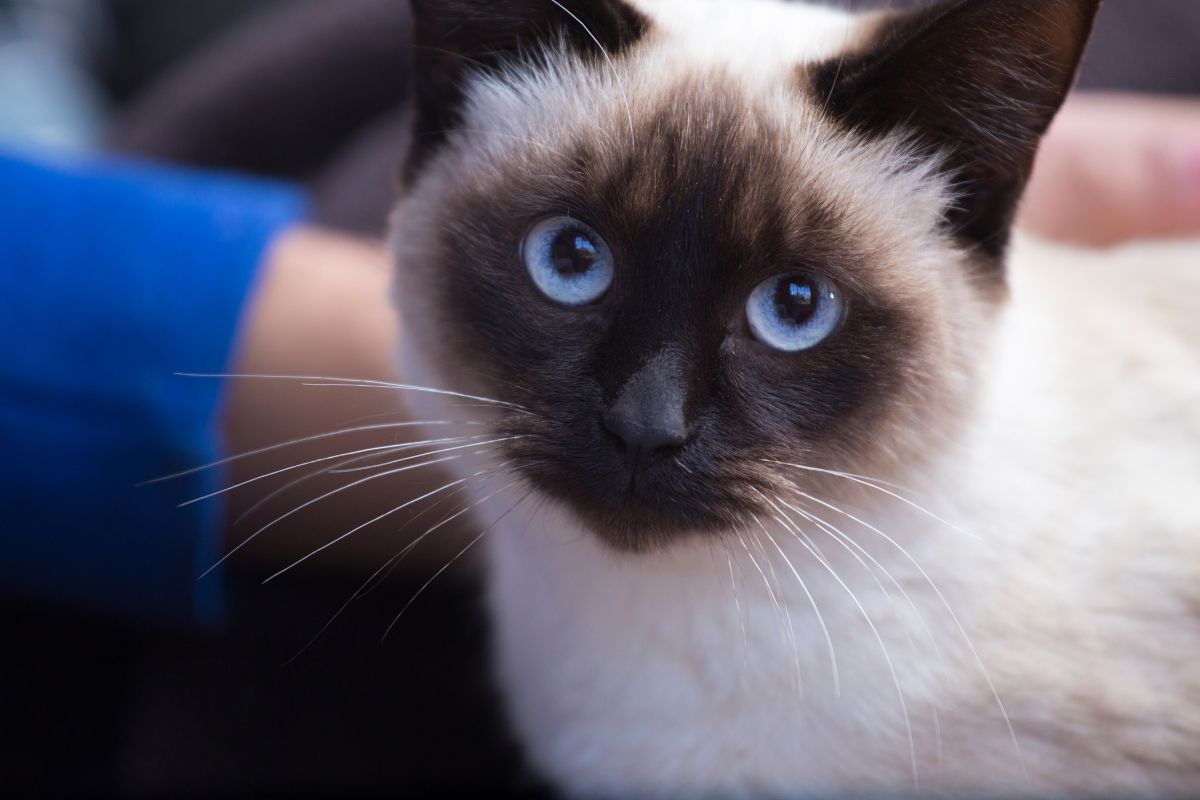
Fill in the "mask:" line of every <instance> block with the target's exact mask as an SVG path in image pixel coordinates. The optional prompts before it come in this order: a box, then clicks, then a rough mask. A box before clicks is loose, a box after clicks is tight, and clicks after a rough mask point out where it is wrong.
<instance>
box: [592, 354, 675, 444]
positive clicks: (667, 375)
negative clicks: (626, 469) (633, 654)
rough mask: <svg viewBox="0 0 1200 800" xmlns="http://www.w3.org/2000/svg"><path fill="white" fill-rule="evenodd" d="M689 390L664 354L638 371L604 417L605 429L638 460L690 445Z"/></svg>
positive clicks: (670, 360) (672, 361) (671, 361)
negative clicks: (687, 410)
mask: <svg viewBox="0 0 1200 800" xmlns="http://www.w3.org/2000/svg"><path fill="white" fill-rule="evenodd" d="M686 403H687V388H686V386H685V384H684V380H683V376H682V374H681V370H680V369H679V368H678V363H677V360H676V359H674V358H671V357H670V356H668V355H665V354H662V355H660V356H658V357H656V358H654V359H652V360H651V361H650V362H649V363H648V364H646V365H645V366H644V367H642V368H641V369H640V370H638V371H637V372H636V373H635V374H634V376H633V377H632V378H630V379H629V381H628V383H626V384H625V386H624V388H622V389H621V393H620V395H619V396H618V397H617V401H616V402H615V403H613V405H612V406H611V407H610V408H609V409H608V411H607V413H605V415H604V419H603V422H604V429H605V430H607V431H608V432H609V433H611V434H612V435H613V436H615V437H617V439H619V440H620V441H621V443H622V444H623V445H624V447H625V453H626V455H627V456H628V457H629V458H630V459H631V460H633V461H634V463H636V462H637V461H639V460H641V459H643V458H645V457H648V456H653V455H656V454H660V453H662V452H664V451H668V450H674V449H678V448H680V447H682V446H683V445H684V444H686V443H687V440H688V436H689V434H690V430H689V426H688V423H687V418H686V416H685V413H684V407H685V405H686Z"/></svg>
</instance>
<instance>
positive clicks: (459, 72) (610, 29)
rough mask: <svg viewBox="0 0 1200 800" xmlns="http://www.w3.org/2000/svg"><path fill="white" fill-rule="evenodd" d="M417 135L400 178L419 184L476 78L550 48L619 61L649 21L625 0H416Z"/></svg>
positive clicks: (455, 121) (414, 4) (413, 88)
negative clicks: (422, 170) (466, 88)
mask: <svg viewBox="0 0 1200 800" xmlns="http://www.w3.org/2000/svg"><path fill="white" fill-rule="evenodd" d="M412 7H413V16H414V21H415V45H416V46H415V48H414V60H415V62H416V63H415V65H414V66H415V69H414V70H413V75H414V79H413V81H414V85H413V87H412V90H413V91H412V95H413V104H414V109H415V115H414V117H415V123H414V124H415V131H414V132H415V136H414V137H413V144H412V147H411V151H410V153H409V157H408V159H407V161H406V163H405V164H404V166H403V167H402V170H401V180H402V182H407V181H410V180H412V179H413V178H414V177H415V176H416V174H417V173H418V172H419V171H420V168H421V167H422V166H423V164H424V163H425V162H426V161H427V160H428V159H429V157H430V156H431V155H432V154H433V153H434V152H436V150H437V149H438V147H439V146H440V145H441V144H442V143H443V142H444V141H445V138H446V131H448V130H450V129H452V128H454V127H456V125H457V124H458V121H459V119H460V115H461V110H462V102H463V96H464V86H465V84H466V82H467V81H469V80H470V78H471V76H472V75H473V74H476V73H478V72H487V71H489V70H494V69H497V68H498V67H499V66H501V65H502V64H503V63H505V62H506V61H511V60H515V59H519V58H521V57H523V56H528V54H530V53H534V52H537V51H539V50H541V49H544V48H546V47H549V46H558V45H560V44H565V45H566V46H567V47H568V48H569V49H571V50H574V51H576V52H578V53H579V55H580V56H581V57H584V58H604V54H605V53H607V54H608V57H609V58H615V57H616V56H617V55H619V54H620V53H621V52H622V51H624V50H625V49H626V48H628V47H630V46H632V45H633V44H635V43H636V42H637V41H638V40H639V39H640V38H641V37H642V36H643V35H644V34H645V32H646V29H647V27H648V25H649V23H648V20H647V19H646V18H645V17H644V16H643V15H642V14H640V13H639V12H638V11H636V10H635V9H634V8H632V7H631V6H629V5H627V4H626V3H625V2H623V0H560V2H559V3H555V2H553V0H412Z"/></svg>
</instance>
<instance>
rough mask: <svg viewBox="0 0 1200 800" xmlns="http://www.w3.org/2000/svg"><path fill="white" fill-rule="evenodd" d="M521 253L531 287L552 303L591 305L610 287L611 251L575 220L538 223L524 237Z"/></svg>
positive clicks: (562, 218) (554, 219) (551, 220)
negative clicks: (535, 287) (533, 285)
mask: <svg viewBox="0 0 1200 800" xmlns="http://www.w3.org/2000/svg"><path fill="white" fill-rule="evenodd" d="M521 252H522V257H523V258H524V261H525V268H526V269H528V270H529V276H530V277H531V278H532V279H533V282H534V284H535V285H536V286H537V287H538V289H539V290H540V291H541V292H542V294H544V295H546V297H548V298H550V299H551V300H553V301H555V302H556V303H562V304H563V305H566V306H584V305H587V304H588V303H594V302H596V301H597V300H599V299H600V298H602V297H603V296H604V295H605V293H606V292H607V291H608V288H609V287H610V286H611V285H612V282H613V274H614V272H615V269H614V266H613V256H612V251H611V250H609V249H608V244H607V243H606V242H605V241H604V239H603V238H602V237H601V236H600V234H598V233H596V231H595V230H593V229H592V228H591V227H590V226H588V225H586V224H584V223H582V222H580V221H579V220H577V219H572V218H570V217H551V218H550V219H547V220H544V221H542V222H539V223H538V224H537V225H535V226H534V227H533V229H532V230H531V231H529V233H528V235H526V237H525V242H524V244H523V245H522V247H521Z"/></svg>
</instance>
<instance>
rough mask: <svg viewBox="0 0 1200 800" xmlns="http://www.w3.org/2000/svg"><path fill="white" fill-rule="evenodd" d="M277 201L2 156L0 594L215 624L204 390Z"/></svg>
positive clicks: (135, 616)
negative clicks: (204, 376) (178, 476)
mask: <svg viewBox="0 0 1200 800" xmlns="http://www.w3.org/2000/svg"><path fill="white" fill-rule="evenodd" d="M302 213H303V202H302V200H301V198H300V196H299V195H298V194H297V193H296V192H294V191H292V190H290V189H287V188H284V187H280V186H274V185H269V184H260V183H254V182H251V181H246V180H241V179H234V178H230V177H224V176H203V175H196V174H188V173H181V172H173V171H167V170H161V169H156V168H152V167H147V166H138V165H133V164H127V163H113V162H103V161H100V162H97V161H66V162H49V161H44V162H41V163H34V162H30V161H27V160H18V159H14V158H9V157H6V156H4V154H3V153H0V592H3V593H4V594H6V595H9V596H10V597H15V598H18V599H25V600H30V601H35V602H50V603H57V604H63V605H67V606H71V607H75V608H80V609H86V610H88V611H90V612H95V613H100V614H107V615H120V616H122V617H124V618H126V619H131V620H136V621H139V622H150V623H154V624H159V623H161V624H167V625H179V624H200V625H208V624H212V623H214V622H216V621H218V620H219V618H220V612H221V593H220V579H219V576H217V575H215V574H214V575H212V576H209V577H208V578H206V579H204V580H202V581H197V576H198V575H199V574H200V573H201V572H203V571H204V570H205V569H206V568H208V567H209V566H211V565H212V564H213V562H214V560H215V559H216V557H217V547H218V544H219V541H218V533H219V528H218V525H219V521H220V514H221V508H220V506H219V505H218V504H214V503H204V504H199V505H194V506H189V507H187V508H183V509H180V508H177V505H178V504H179V503H180V502H181V501H182V500H186V499H189V498H192V497H197V496H200V495H204V494H207V493H208V492H210V491H213V490H214V489H215V488H216V487H217V481H218V480H219V479H220V478H221V476H220V475H219V474H214V473H213V472H211V471H210V472H205V473H201V474H197V475H193V476H189V477H187V478H185V479H182V480H178V481H173V482H168V483H165V484H158V485H152V486H145V485H140V484H143V483H144V482H145V481H146V480H147V479H151V478H155V477H159V476H163V475H166V474H170V473H173V472H177V471H180V470H184V469H188V468H191V467H195V466H198V465H201V464H206V463H209V462H213V461H215V460H217V459H218V458H220V450H221V447H220V444H221V443H220V441H219V437H218V433H217V429H216V421H217V419H218V418H219V412H220V403H221V397H222V389H223V386H222V385H221V382H220V381H216V380H201V379H188V378H181V377H176V373H180V372H207V373H218V372H224V371H227V370H228V367H229V362H230V358H231V353H232V352H233V350H234V346H235V339H236V334H237V331H238V325H239V317H240V314H241V312H242V310H243V307H244V305H245V303H246V300H247V297H248V296H249V295H250V294H251V293H252V289H253V286H254V280H255V275H256V269H257V267H258V264H259V261H260V259H261V258H262V256H263V254H264V251H265V249H266V248H267V247H268V246H269V244H270V242H271V240H272V238H273V237H274V235H275V234H276V233H277V232H278V231H279V230H280V229H281V228H283V227H285V226H288V225H290V224H292V223H294V222H295V221H296V220H297V218H298V217H299V216H300V215H301V214H302Z"/></svg>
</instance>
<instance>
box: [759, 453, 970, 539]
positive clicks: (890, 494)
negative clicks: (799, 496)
mask: <svg viewBox="0 0 1200 800" xmlns="http://www.w3.org/2000/svg"><path fill="white" fill-rule="evenodd" d="M766 463H768V464H775V465H777V466H781V467H792V468H794V469H799V470H804V471H805V472H816V473H820V474H822V475H831V476H833V477H835V478H844V479H845V480H848V481H852V482H854V483H857V484H860V485H862V486H865V487H867V488H869V489H874V490H875V491H877V492H882V493H883V494H885V495H887V496H888V497H891V498H894V499H896V500H899V501H900V502H901V503H904V504H905V505H907V506H909V507H911V508H913V509H915V510H917V511H919V512H921V513H922V514H924V515H925V516H927V517H929V518H930V519H932V520H934V521H935V522H940V523H941V524H943V525H945V526H946V527H947V528H950V529H951V530H954V531H957V532H958V533H961V534H963V535H964V536H969V537H970V538H972V539H978V538H979V537H978V536H977V535H975V534H973V533H971V532H970V531H967V530H964V529H962V528H960V527H959V526H957V525H955V524H954V523H953V522H950V521H948V520H945V519H943V518H942V517H939V516H938V515H937V514H935V513H933V512H932V511H930V510H929V509H927V508H925V507H924V506H921V505H918V504H917V503H914V502H913V501H912V500H909V499H908V498H907V497H904V496H902V495H899V494H896V493H895V492H893V491H890V490H888V489H886V488H884V487H883V486H881V485H879V484H878V483H876V482H873V481H872V480H871V479H868V478H862V477H859V476H858V475H851V474H850V473H848V472H838V471H837V470H832V469H821V468H820V467H809V466H806V465H804V464H790V463H787V462H784V461H767V462H766Z"/></svg>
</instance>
